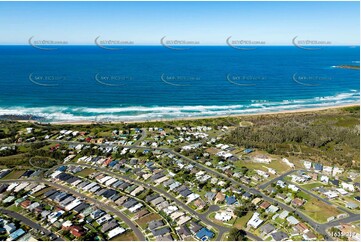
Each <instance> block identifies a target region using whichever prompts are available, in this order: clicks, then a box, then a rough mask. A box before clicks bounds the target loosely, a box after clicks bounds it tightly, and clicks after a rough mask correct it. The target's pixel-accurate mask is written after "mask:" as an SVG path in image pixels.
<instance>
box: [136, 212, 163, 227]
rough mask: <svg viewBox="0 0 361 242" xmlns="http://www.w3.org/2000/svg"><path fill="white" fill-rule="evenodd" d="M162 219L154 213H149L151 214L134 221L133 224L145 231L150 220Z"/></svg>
mask: <svg viewBox="0 0 361 242" xmlns="http://www.w3.org/2000/svg"><path fill="white" fill-rule="evenodd" d="M161 218H162V217H161V216H160V215H159V214H156V213H151V214H148V215H146V216H144V217H142V218H140V219H137V220H135V222H136V223H137V224H139V226H140V227H141V228H142V229H146V228H147V226H148V223H149V222H150V221H152V220H156V219H161Z"/></svg>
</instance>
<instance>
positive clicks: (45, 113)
mask: <svg viewBox="0 0 361 242" xmlns="http://www.w3.org/2000/svg"><path fill="white" fill-rule="evenodd" d="M359 100H360V93H359V91H357V90H351V92H349V93H339V94H336V95H333V96H324V97H315V98H310V99H299V100H283V101H280V102H276V101H272V102H267V101H266V102H262V103H255V102H251V103H250V104H248V105H224V106H222V105H210V106H204V105H195V106H164V107H163V106H153V107H145V106H129V107H114V108H89V107H63V106H49V107H31V108H28V107H21V106H14V107H4V108H1V107H0V115H19V116H20V115H32V116H39V117H44V119H45V120H46V121H49V122H56V121H59V122H60V121H63V122H64V121H68V122H71V121H101V120H111V121H142V120H151V119H170V118H186V117H207V116H224V115H232V114H252V113H264V112H277V111H284V110H297V109H304V108H317V107H328V106H338V105H343V104H352V103H356V102H359Z"/></svg>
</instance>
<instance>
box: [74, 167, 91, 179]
mask: <svg viewBox="0 0 361 242" xmlns="http://www.w3.org/2000/svg"><path fill="white" fill-rule="evenodd" d="M94 172H95V170H93V169H90V168H85V169H84V170H82V171H80V172H78V173H76V175H77V176H80V177H87V176H89V175H90V174H92V173H94Z"/></svg>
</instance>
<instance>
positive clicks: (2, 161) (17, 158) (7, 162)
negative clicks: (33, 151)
mask: <svg viewBox="0 0 361 242" xmlns="http://www.w3.org/2000/svg"><path fill="white" fill-rule="evenodd" d="M0 165H3V166H6V167H8V168H9V167H19V166H23V167H29V159H28V158H27V157H26V154H17V155H10V156H3V157H0Z"/></svg>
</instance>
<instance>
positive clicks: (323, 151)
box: [227, 106, 360, 168]
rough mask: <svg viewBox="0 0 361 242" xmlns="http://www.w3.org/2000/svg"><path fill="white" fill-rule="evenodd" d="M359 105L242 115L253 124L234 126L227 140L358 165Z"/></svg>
mask: <svg viewBox="0 0 361 242" xmlns="http://www.w3.org/2000/svg"><path fill="white" fill-rule="evenodd" d="M359 116H360V108H359V106H357V107H347V108H340V109H329V110H323V111H317V112H305V113H288V114H274V115H259V116H247V117H242V120H246V121H251V122H252V123H253V124H254V125H252V126H248V127H237V128H236V129H235V130H233V131H232V132H231V133H230V135H229V136H228V137H227V141H228V142H230V143H233V144H237V145H239V146H243V147H246V148H258V149H263V150H266V151H267V152H268V153H271V154H277V155H282V156H286V157H288V156H291V155H292V156H297V157H299V158H300V159H310V160H312V161H317V162H322V163H328V164H337V165H340V166H343V167H346V168H347V167H348V168H349V167H355V168H357V167H359V165H360V160H359V157H360V150H359V149H360V118H359Z"/></svg>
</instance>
